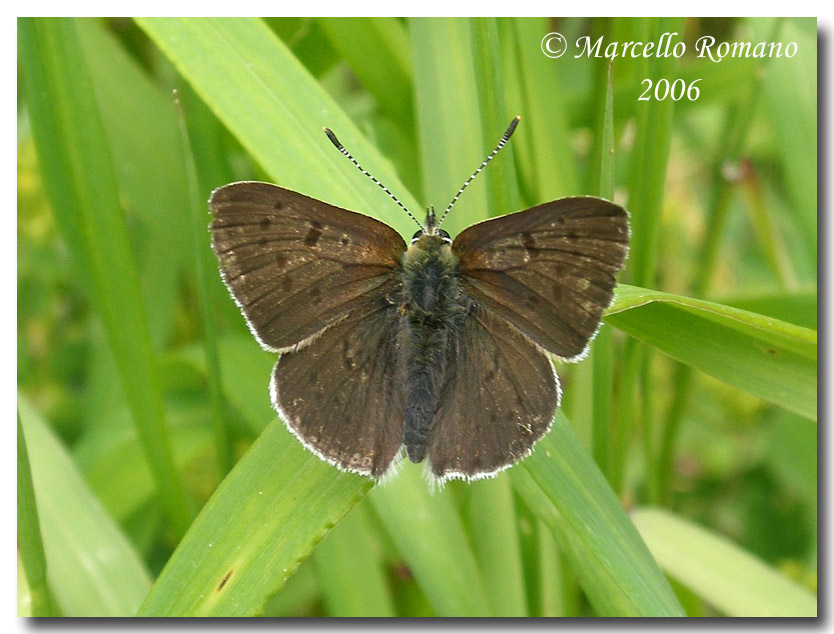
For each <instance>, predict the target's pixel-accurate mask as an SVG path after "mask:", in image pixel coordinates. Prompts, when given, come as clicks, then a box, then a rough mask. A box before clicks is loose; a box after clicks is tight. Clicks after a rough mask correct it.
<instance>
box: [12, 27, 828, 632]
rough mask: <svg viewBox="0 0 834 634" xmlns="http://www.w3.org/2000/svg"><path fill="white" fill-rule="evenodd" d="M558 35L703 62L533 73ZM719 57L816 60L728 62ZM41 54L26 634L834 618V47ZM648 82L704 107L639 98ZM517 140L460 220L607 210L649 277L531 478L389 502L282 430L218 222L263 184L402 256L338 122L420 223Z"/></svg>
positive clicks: (523, 471) (26, 236)
mask: <svg viewBox="0 0 834 634" xmlns="http://www.w3.org/2000/svg"><path fill="white" fill-rule="evenodd" d="M554 31H558V32H560V33H562V34H563V35H564V36H565V38H566V39H567V41H568V42H569V43H572V42H575V41H576V40H577V38H579V37H582V36H585V35H589V36H591V37H592V40H596V38H598V37H600V36H603V37H604V38H605V42H606V43H608V42H611V41H620V42H624V41H632V40H640V41H657V39H658V38H659V36H660V35H661V34H663V33H665V32H675V33H677V36H676V41H682V42H684V43H685V44H686V46H687V53H686V54H685V55H683V56H682V57H681V58H680V59H676V58H637V59H633V58H630V57H623V58H618V59H616V60H614V62H613V64H612V66H611V75H610V77H609V64H608V60H606V59H602V58H600V59H588V58H584V57H583V58H580V59H576V58H574V57H573V54H574V53H575V51H574V50H573V49H571V52H569V54H567V55H564V56H563V57H561V58H559V59H550V58H547V57H545V55H544V54H543V53H542V50H541V46H540V44H541V40H542V38H543V37H544V36H545V35H546V34H547V33H549V32H554ZM703 35H711V36H713V37H715V38H716V40H717V41H719V42H720V41H729V42H733V41H751V42H754V43H755V42H759V41H768V42H770V41H778V42H783V43H785V44H786V43H788V42H796V43H797V51H798V52H797V54H796V55H795V56H794V57H793V58H790V59H788V58H785V57H782V58H773V59H768V58H763V59H757V58H752V57H750V58H735V59H733V58H729V57H728V58H725V59H724V60H722V61H721V62H720V63H715V62H712V61H710V60H708V59H702V58H697V57H696V56H695V54H694V53H693V49H694V44H695V42H696V41H697V40H698V38H699V37H701V36H703ZM18 39H19V57H18V68H19V91H18V119H17V123H18V153H17V155H18V230H17V231H18V232H17V239H18V308H17V310H18V356H17V359H18V361H17V370H18V389H19V422H20V423H22V428H21V427H20V425H19V435H18V439H19V446H18V487H19V490H18V499H19V501H18V552H19V567H20V570H21V574H20V575H19V589H18V609H19V613H20V614H63V615H73V616H83V615H88V616H92V615H131V614H135V613H136V612H137V610H141V612H140V613H144V614H170V615H173V614H180V615H188V614H216V615H220V614H223V615H255V614H263V615H267V616H324V615H327V616H351V615H356V616H371V615H389V616H394V615H396V616H423V615H439V616H458V615H460V616H463V615H499V616H504V615H507V616H509V615H513V616H524V615H529V616H545V615H546V616H592V615H600V616H601V615H617V616H619V615H630V614H634V615H638V614H676V613H682V612H685V613H686V614H689V615H692V616H710V615H733V616H735V615H770V614H780V615H810V614H816V570H817V563H816V562H817V530H816V523H817V510H816V509H817V477H816V474H817V464H816V456H817V442H816V434H817V428H816V381H815V375H816V283H817V280H816V269H817V253H816V242H817V233H816V232H817V221H816V218H817V200H816V191H817V182H816V173H817V169H816V134H817V130H816V103H817V93H816V77H817V72H816V59H817V57H816V41H817V40H816V20H814V19H778V20H777V19H770V18H756V19H746V18H732V19H729V18H720V19H719V18H715V19H703V18H687V19H659V18H640V19H630V18H612V19H601V18H595V19H581V18H560V19H556V18H551V19H532V18H525V19H497V20H495V19H431V18H423V19H404V20H400V19H367V18H361V19H359V18H357V19H348V18H340V19H323V18H318V19H312V18H310V19H306V18H304V19H302V18H292V19H282V18H273V19H268V20H264V21H259V20H174V19H171V20H167V19H161V20H138V21H132V20H128V19H78V20H58V19H23V20H21V21H19V25H18ZM645 78H652V79H653V80H654V81H657V80H658V79H661V78H666V79H668V80H669V81H670V82H673V81H674V80H676V79H679V78H680V79H682V80H683V81H684V82H685V83H686V84H687V85H690V84H691V83H692V82H693V81H694V80H696V79H700V80H701V81H700V82H698V84H697V86H698V88H699V93H700V94H699V96H698V98H697V99H696V100H692V101H690V100H689V99H687V98H683V99H681V100H679V101H673V100H672V99H670V98H667V99H665V100H662V101H658V100H654V99H653V100H650V101H638V97H639V96H640V94H641V93H642V92H643V90H644V88H645V84H641V81H642V80H643V79H645ZM173 89H176V91H177V95H178V99H177V101H176V103H175V100H174V98H173V96H172V90H173ZM516 114H520V115H521V116H522V121H521V124H520V126H519V128H518V130H517V132H516V134H515V136H514V137H513V139H512V141H511V143H510V145H509V147H508V149H505V150H504V151H503V152H502V153H501V154H500V155H499V156H498V158H497V159H496V160H495V161H493V163H492V164H491V165H490V167H489V169H487V170H486V171H485V173H484V174H482V175H481V176H480V177H479V179H478V180H477V181H476V182H475V183H474V184H473V185H472V186H471V187H470V188H469V189H468V190H467V192H466V194H465V195H464V196H463V197H462V199H461V200H460V202H459V203H458V204H457V205H456V207H455V209H454V211H453V213H452V214H451V215H450V217H449V220H448V222H447V223H446V225H445V227H446V228H447V229H448V230H449V231H450V232H451V233H452V234H453V235H454V234H455V233H457V232H458V231H460V230H461V229H462V228H464V227H465V226H467V225H469V224H471V223H472V222H474V221H477V220H481V219H483V218H486V217H488V216H492V215H499V214H503V213H509V212H511V211H515V210H517V209H522V208H525V207H528V206H531V205H534V204H537V203H540V202H544V201H547V200H552V199H554V198H557V197H560V196H567V195H579V194H594V195H603V196H605V197H609V198H614V199H615V200H617V201H618V202H621V203H623V204H625V206H626V207H627V208H628V209H629V210H630V212H631V215H632V231H633V235H632V248H631V254H630V260H629V264H628V269H627V270H626V271H625V272H624V274H623V275H621V277H620V281H621V282H622V283H623V284H628V285H631V286H623V287H621V293H620V297H619V298H618V300H617V302H615V305H614V306H613V307H612V309H611V314H610V315H609V317H608V318H607V320H606V321H607V324H608V325H607V326H606V327H604V328H603V330H602V332H601V334H600V337H599V338H598V339H597V341H596V342H595V346H594V349H593V352H592V355H591V358H590V359H588V360H587V361H585V362H583V363H581V364H578V365H576V366H565V365H560V366H559V367H558V371H559V374H560V376H561V377H562V383H563V390H564V402H563V408H562V412H563V413H564V415H565V416H564V417H562V416H560V417H558V418H557V424H556V425H555V426H554V431H553V433H552V434H551V436H549V437H548V439H546V440H545V441H543V442H542V444H541V447H540V448H539V450H537V451H536V452H535V453H534V455H533V456H532V457H531V458H530V459H528V460H526V461H524V462H523V463H522V465H521V466H519V467H515V468H513V469H512V470H510V471H509V472H507V473H504V474H501V475H500V476H499V477H498V478H496V479H495V480H489V481H483V482H478V483H475V484H473V485H467V484H464V483H459V482H455V483H451V484H450V485H448V486H447V487H446V488H445V489H444V490H443V491H440V492H436V493H434V494H433V495H432V494H431V493H430V492H429V491H428V487H427V485H426V484H425V482H424V481H423V480H422V478H421V475H420V471H419V468H418V467H413V466H412V465H404V466H403V469H401V474H400V476H399V477H398V478H397V479H396V480H394V481H392V482H389V483H387V484H385V485H384V486H382V487H375V488H374V489H373V490H371V491H370V493H368V495H365V494H366V493H367V492H368V491H369V489H370V483H369V482H368V481H366V480H364V479H362V478H358V477H355V476H349V475H345V474H339V473H338V472H337V471H336V470H335V469H333V468H331V467H329V466H327V465H324V464H322V463H320V462H319V461H318V460H317V459H315V458H314V457H312V456H310V455H309V454H308V453H306V452H305V451H304V450H303V449H301V448H300V447H299V445H298V443H297V442H296V441H295V439H294V438H293V437H292V436H290V434H289V433H288V432H286V430H285V429H284V427H283V424H282V423H281V422H280V421H277V422H276V417H275V414H274V413H273V412H272V410H271V408H270V405H269V398H268V391H267V385H268V380H269V372H270V369H271V367H272V365H273V364H274V362H275V355H272V354H268V353H265V352H263V351H261V350H260V349H259V347H258V346H257V344H256V343H255V342H254V340H253V339H252V337H251V335H250V334H249V332H248V330H247V329H246V327H245V324H244V322H243V319H242V318H241V316H240V314H239V312H238V310H237V308H236V307H235V305H234V304H233V302H232V301H231V299H230V298H229V297H228V294H227V293H226V291H225V288H224V287H223V286H222V284H221V283H220V279H219V276H218V275H217V269H216V263H215V262H214V259H213V255H212V254H211V252H210V249H209V246H208V245H209V235H208V232H207V225H208V221H209V217H208V210H207V206H206V202H205V201H206V200H207V199H208V196H209V194H210V192H211V190H212V189H213V188H215V187H218V186H220V185H223V184H226V183H228V182H231V181H235V180H245V179H259V180H268V181H271V182H276V183H278V184H281V185H282V186H285V187H289V188H292V189H295V190H297V191H300V192H303V193H305V194H307V195H311V196H314V197H316V198H319V199H322V200H325V201H327V202H330V203H333V204H338V205H341V206H344V207H347V208H349V209H355V210H357V211H360V212H363V213H367V214H369V215H373V216H375V217H378V218H379V219H381V220H384V221H385V222H388V223H389V224H391V225H392V226H394V227H395V228H396V229H398V230H399V231H401V232H402V233H403V235H406V236H410V235H411V233H413V225H410V222H411V221H410V220H409V219H408V218H407V217H405V215H404V214H403V213H402V211H401V210H400V209H399V208H398V207H397V206H396V205H394V204H393V202H391V201H390V200H389V199H387V198H386V196H385V194H384V193H383V192H381V191H379V190H378V189H376V187H375V186H374V185H373V183H371V182H370V181H368V180H367V179H365V178H364V177H363V176H361V175H360V174H359V173H358V172H356V170H355V168H353V167H352V166H351V165H350V164H349V162H348V161H347V160H345V159H344V158H343V157H341V156H340V155H339V154H338V152H336V151H335V150H334V148H333V147H332V146H331V145H330V144H329V142H328V141H327V139H326V137H325V136H324V134H323V133H322V132H321V127H322V126H327V127H330V128H332V129H333V130H334V132H336V134H337V135H338V136H339V138H340V140H341V141H342V142H343V143H344V144H345V146H346V147H347V148H348V150H349V151H350V152H351V153H352V154H353V155H354V156H355V157H356V158H357V159H358V160H359V162H360V163H362V165H363V167H365V168H366V169H368V170H369V171H370V172H371V173H373V174H374V175H375V176H376V177H377V178H379V179H380V180H382V181H383V182H384V183H385V184H386V185H387V186H388V187H389V188H390V189H391V190H392V191H393V192H394V193H395V194H396V195H397V197H398V198H400V199H401V200H403V202H404V203H405V204H406V206H408V207H409V209H411V210H412V211H413V212H415V214H416V215H418V216H420V213H421V211H420V210H421V209H423V208H424V207H425V206H427V205H430V204H433V205H435V206H437V207H443V206H445V205H446V203H447V202H448V201H449V200H450V199H451V197H452V196H453V195H454V193H455V192H456V191H457V189H458V188H459V186H460V185H461V183H462V182H463V181H464V180H465V178H466V177H467V176H468V175H469V174H470V173H471V171H472V170H473V169H474V168H475V167H476V166H477V165H478V164H479V162H480V161H481V160H482V159H483V157H484V156H485V155H486V153H487V152H488V151H489V150H490V149H491V148H492V147H493V146H494V144H495V143H496V142H497V141H498V139H499V138H500V135H501V133H502V132H503V130H504V129H505V127H506V125H507V124H508V123H509V121H510V120H511V118H512V117H513V116H515V115H516ZM641 289H652V290H651V291H643V290H641ZM655 291H658V292H655ZM659 292H664V293H667V295H663V294H661V293H659ZM689 298H694V299H695V300H705V301H704V302H701V303H698V302H692V301H690V299H689ZM20 429H22V430H23V432H24V433H25V444H22V439H23V437H24V436H23V435H21V434H20ZM256 439H258V441H257V442H255V440H256ZM253 443H255V444H253ZM233 469H234V470H233ZM229 472H231V475H228V477H227V474H229ZM30 473H31V478H30V476H29V474H30ZM221 482H222V483H223V484H222V486H221V488H220V489H219V490H218V489H217V488H218V485H219V484H220V483H221ZM32 484H34V486H32ZM215 492H216V493H215ZM213 494H214V497H212V495H213ZM209 499H211V502H209V504H208V505H207V506H204V505H206V503H207V501H209ZM617 500H619V501H620V502H621V504H622V506H623V507H624V508H625V509H626V510H627V511H629V512H630V513H631V515H630V517H631V519H632V520H633V523H634V525H635V526H636V528H637V531H639V535H638V532H635V531H634V527H633V526H632V523H631V522H629V520H628V517H627V516H626V515H625V514H623V513H622V510H621V507H620V504H618V503H617ZM200 509H202V512H201V513H200V515H199V517H198V519H196V521H195V519H194V518H195V517H197V515H198V511H200ZM334 527H335V528H334ZM331 529H332V530H331ZM186 533H187V534H186ZM183 536H185V538H184V539H183ZM325 536H326V537H325ZM322 539H323V541H322ZM319 542H321V543H320V544H319ZM643 543H645V545H646V546H647V547H648V550H646V548H645V547H644V546H643ZM213 547H214V550H212V548H213ZM220 551H222V552H220ZM649 552H651V556H650V555H649V554H648V553H649ZM655 562H656V563H655ZM657 566H659V569H660V570H662V572H663V573H665V577H666V578H667V579H669V580H670V583H671V590H670V589H669V586H668V585H666V581H665V580H664V575H661V574H660V573H659V572H658V569H657ZM163 569H164V571H165V572H164V573H163V572H162V571H163ZM23 571H25V574H23ZM606 575H608V576H606ZM238 580H240V581H238ZM279 590H280V591H279ZM276 592H277V594H276Z"/></svg>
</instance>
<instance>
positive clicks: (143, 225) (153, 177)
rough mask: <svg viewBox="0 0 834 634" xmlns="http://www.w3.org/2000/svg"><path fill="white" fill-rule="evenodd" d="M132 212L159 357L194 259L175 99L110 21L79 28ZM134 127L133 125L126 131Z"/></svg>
mask: <svg viewBox="0 0 834 634" xmlns="http://www.w3.org/2000/svg"><path fill="white" fill-rule="evenodd" d="M75 24H76V26H77V27H78V35H79V38H80V41H81V47H82V50H83V52H84V60H85V62H86V64H87V67H88V70H89V74H90V79H91V80H92V84H93V95H94V96H95V100H96V106H97V108H98V110H99V114H100V116H101V122H102V126H103V130H104V134H105V137H106V139H107V145H108V147H109V149H110V152H111V154H112V162H113V169H114V172H115V175H116V181H117V183H118V186H119V194H120V196H121V197H122V200H123V201H124V208H125V209H126V210H127V211H128V213H129V214H130V218H131V222H134V223H136V224H137V225H138V227H137V230H136V234H135V235H132V236H131V241H132V244H133V246H134V249H135V252H136V259H137V262H138V264H139V267H138V276H139V282H140V286H141V292H142V297H143V298H144V300H145V305H146V306H147V307H148V309H147V320H148V329H149V331H150V336H151V342H152V344H153V345H154V349H155V350H159V349H160V348H161V347H162V346H163V344H164V342H166V341H167V339H168V337H169V336H170V334H171V329H172V325H173V318H172V313H173V311H174V305H175V301H176V293H177V290H178V288H177V285H178V283H179V282H180V275H181V271H182V269H183V266H184V265H187V264H188V263H189V260H188V258H187V257H186V255H187V254H188V246H189V243H188V239H187V238H188V235H189V232H188V226H189V225H188V215H187V213H186V211H187V209H188V198H187V193H186V187H185V182H186V179H185V171H184V169H183V161H182V152H181V151H180V148H179V145H178V138H177V134H176V130H177V124H176V118H175V116H174V109H173V108H172V107H171V95H170V92H169V93H167V94H166V93H164V92H163V91H162V90H160V89H159V87H158V86H157V85H156V84H154V83H153V81H152V80H151V78H150V77H148V76H147V74H146V73H145V71H144V69H142V68H141V66H140V65H139V64H138V63H137V62H136V60H135V59H134V58H133V57H131V56H130V55H129V54H128V52H127V51H126V50H125V49H124V48H123V47H122V46H121V45H120V42H119V41H118V40H117V39H116V38H115V37H114V36H113V34H112V32H110V31H108V30H107V28H106V26H105V25H104V23H103V21H101V20H98V19H83V20H77V21H76V22H75ZM126 120H129V121H130V125H125V121H126Z"/></svg>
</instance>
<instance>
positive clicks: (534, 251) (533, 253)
mask: <svg viewBox="0 0 834 634" xmlns="http://www.w3.org/2000/svg"><path fill="white" fill-rule="evenodd" d="M521 244H523V245H524V248H525V249H526V250H527V255H529V256H530V259H531V260H533V259H535V258H537V257H539V249H538V247H536V240H535V238H533V234H532V233H530V232H529V231H525V232H524V233H522V234H521Z"/></svg>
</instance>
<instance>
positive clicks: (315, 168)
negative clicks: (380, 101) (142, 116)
mask: <svg viewBox="0 0 834 634" xmlns="http://www.w3.org/2000/svg"><path fill="white" fill-rule="evenodd" d="M138 22H139V24H140V26H141V27H142V29H144V30H145V32H146V33H147V34H148V35H149V36H150V37H151V39H153V40H154V42H155V43H156V44H157V45H158V46H159V48H160V49H162V51H163V52H164V53H165V54H166V55H167V56H168V57H169V58H170V59H171V61H172V62H173V63H174V65H175V66H176V67H177V69H178V70H179V72H180V73H181V74H182V75H183V77H185V79H186V80H187V81H188V82H189V83H190V84H191V86H192V87H193V88H194V90H195V91H196V92H197V93H198V94H199V95H200V97H201V98H202V99H203V101H204V102H205V103H206V105H208V106H209V107H210V108H211V109H212V111H213V112H214V113H215V115H216V116H217V117H218V118H219V119H220V121H222V122H223V124H224V125H226V127H227V128H228V129H229V130H230V131H231V132H232V133H233V134H234V135H235V137H236V138H237V139H238V141H239V142H240V143H241V144H242V145H243V147H244V148H245V149H246V151H247V152H249V154H250V155H251V156H252V158H254V159H255V160H256V161H257V162H258V163H259V164H260V165H261V167H263V168H264V170H266V172H267V173H268V174H269V175H270V177H271V178H272V179H273V180H274V182H276V183H278V184H280V185H282V186H284V187H288V188H290V189H293V190H296V191H299V192H303V193H304V194H307V195H309V196H313V197H315V198H319V199H321V200H325V201H327V202H330V203H333V204H336V205H340V206H344V207H347V208H348V209H355V210H357V211H360V212H362V213H365V214H368V215H371V216H374V217H376V218H379V219H380V220H383V221H384V222H386V223H388V224H389V225H391V226H392V227H394V228H395V229H397V230H399V231H400V232H401V233H402V234H403V235H408V236H411V234H413V233H414V225H413V223H412V221H411V220H409V219H408V218H407V217H406V216H405V214H403V213H402V211H401V210H400V209H399V208H398V207H397V206H396V205H395V204H393V203H392V202H391V200H390V199H389V198H388V197H387V196H386V194H385V193H384V192H382V191H381V190H380V189H379V188H378V187H377V186H376V185H374V184H373V183H372V182H371V181H370V180H368V179H367V178H363V177H362V176H361V175H359V174H357V171H356V168H355V167H354V166H353V165H351V163H350V162H349V161H347V160H346V159H345V158H344V157H343V156H342V155H341V154H340V153H339V152H338V151H337V150H336V148H334V147H333V145H332V144H331V143H330V141H329V140H328V139H327V137H326V136H325V135H324V133H323V132H322V130H321V129H322V126H327V127H329V128H330V129H332V130H333V131H334V132H335V133H336V134H337V136H338V137H339V140H340V141H341V142H342V143H343V144H344V145H345V147H346V148H347V149H348V150H349V151H350V152H351V153H352V154H353V155H354V156H356V157H357V160H359V162H360V163H361V164H362V166H363V167H364V168H365V169H367V170H368V171H369V172H371V173H373V174H374V175H375V176H376V177H377V178H378V179H379V180H380V181H382V182H384V183H385V184H386V185H387V186H388V188H389V189H391V191H393V192H395V193H396V195H397V197H398V198H400V200H402V201H403V203H404V204H405V205H406V206H407V207H409V208H410V209H416V210H419V205H417V203H416V202H415V201H414V199H413V198H412V197H411V196H410V195H409V193H408V191H407V190H406V188H405V187H404V186H403V185H402V184H401V183H400V181H399V179H398V178H397V177H396V175H395V173H394V172H393V170H392V168H391V166H390V164H388V162H387V161H386V160H385V159H384V158H383V157H382V156H381V155H380V153H379V151H378V150H377V149H376V148H375V147H374V146H373V145H372V144H371V143H369V142H368V141H366V140H365V139H364V138H363V137H362V135H361V134H360V132H359V131H358V130H357V128H356V126H355V125H354V124H353V122H352V121H351V120H350V119H349V118H348V116H347V115H346V114H345V113H344V112H342V110H341V109H340V108H339V106H338V104H337V103H336V102H335V101H333V99H332V98H331V97H330V96H329V95H328V94H327V93H326V92H325V91H324V89H323V88H322V87H321V85H320V84H319V83H318V82H317V81H316V80H315V78H314V77H312V76H311V75H310V74H309V73H308V72H307V70H306V69H305V68H304V67H303V66H301V64H300V63H299V62H298V60H297V59H296V58H295V57H293V55H292V53H291V52H290V51H289V50H288V49H287V48H286V46H285V45H284V44H283V43H282V42H281V41H280V40H279V39H278V38H277V37H276V36H275V35H274V34H273V33H272V31H270V30H269V28H268V27H267V26H266V25H265V24H264V23H263V22H262V21H260V20H257V19H252V18H245V19H205V18H202V19H178V18H156V19H151V18H143V19H141V20H138ZM207 194H208V192H207Z"/></svg>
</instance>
